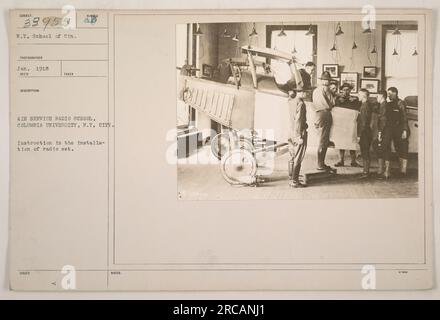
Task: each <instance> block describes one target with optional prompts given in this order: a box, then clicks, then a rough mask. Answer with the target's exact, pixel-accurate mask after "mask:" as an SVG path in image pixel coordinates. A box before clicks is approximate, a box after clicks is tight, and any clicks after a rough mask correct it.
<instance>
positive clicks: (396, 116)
mask: <svg viewBox="0 0 440 320" xmlns="http://www.w3.org/2000/svg"><path fill="white" fill-rule="evenodd" d="M386 127H389V128H398V129H399V130H402V131H403V130H406V131H407V132H409V126H408V117H407V114H406V104H405V102H404V101H403V100H401V99H397V100H395V101H390V102H385V103H384V105H383V106H381V108H380V113H379V131H382V130H384V129H385V128H386Z"/></svg>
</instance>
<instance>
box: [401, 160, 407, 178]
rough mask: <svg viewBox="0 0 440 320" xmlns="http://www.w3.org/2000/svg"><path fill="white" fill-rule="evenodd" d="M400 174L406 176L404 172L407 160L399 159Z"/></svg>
mask: <svg viewBox="0 0 440 320" xmlns="http://www.w3.org/2000/svg"><path fill="white" fill-rule="evenodd" d="M399 160H400V174H401V175H402V176H406V171H407V167H408V159H403V158H400V159H399Z"/></svg>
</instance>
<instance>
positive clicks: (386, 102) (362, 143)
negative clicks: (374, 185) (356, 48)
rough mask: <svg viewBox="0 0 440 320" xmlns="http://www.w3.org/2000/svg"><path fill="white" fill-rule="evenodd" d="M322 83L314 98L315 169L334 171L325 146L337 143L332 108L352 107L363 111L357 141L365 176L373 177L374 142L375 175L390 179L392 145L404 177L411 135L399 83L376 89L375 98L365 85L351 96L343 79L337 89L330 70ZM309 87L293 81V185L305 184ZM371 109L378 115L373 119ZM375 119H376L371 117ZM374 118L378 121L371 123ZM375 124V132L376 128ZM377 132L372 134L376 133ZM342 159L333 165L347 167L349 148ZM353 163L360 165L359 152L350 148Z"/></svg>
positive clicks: (289, 91) (359, 120)
mask: <svg viewBox="0 0 440 320" xmlns="http://www.w3.org/2000/svg"><path fill="white" fill-rule="evenodd" d="M319 82H320V83H319V86H318V87H317V88H316V89H314V90H313V95H312V101H313V105H314V107H315V112H316V117H315V118H316V120H315V128H316V130H317V133H318V139H319V140H318V151H317V158H318V163H317V170H318V171H331V172H334V171H335V169H334V168H332V167H330V166H328V165H327V164H326V163H325V158H326V153H327V149H328V147H330V146H334V143H333V142H332V141H330V130H331V126H332V122H333V119H332V113H331V110H332V109H333V108H334V107H341V108H348V109H352V110H356V111H358V112H359V114H358V118H357V142H358V143H359V147H360V153H361V157H362V160H363V164H362V166H363V173H362V176H361V178H364V179H365V178H369V177H370V148H371V146H373V149H374V150H375V152H376V154H377V159H378V171H377V177H378V178H379V179H389V178H390V161H391V144H393V145H394V148H395V150H396V152H397V153H398V155H399V162H400V174H402V175H405V174H406V172H407V165H408V138H409V135H410V131H409V126H408V119H407V114H406V105H405V102H404V101H403V100H401V99H400V98H399V95H398V90H397V88H395V87H390V88H388V90H387V91H381V92H379V93H378V96H377V101H373V100H372V99H370V93H369V91H368V90H366V89H360V90H359V93H358V95H357V96H352V95H351V91H352V90H353V87H352V86H351V85H350V84H348V83H345V84H343V85H342V86H341V88H340V90H341V92H340V93H338V84H337V83H336V82H334V81H333V79H332V78H331V75H330V73H329V72H323V73H322V76H321V77H320V78H319ZM307 92H310V89H309V88H307V87H306V86H304V85H303V86H300V85H295V87H294V88H289V90H288V94H289V98H288V103H289V111H290V123H291V126H290V127H291V132H290V138H289V151H290V160H289V165H288V167H289V178H290V179H289V185H290V186H291V187H294V188H301V187H305V185H304V184H303V183H301V182H300V180H299V173H300V170H301V163H302V160H303V158H304V156H305V152H306V149H307V129H308V126H307V121H306V120H307V111H306V104H305V102H304V100H305V98H306V97H307ZM373 113H375V114H376V116H375V117H373ZM373 119H375V120H374V121H373ZM373 122H375V123H373ZM375 126H377V131H378V133H377V136H376V134H373V128H374V127H375ZM373 135H374V136H373ZM339 157H340V158H339V161H338V162H337V163H336V164H335V167H341V166H344V165H345V163H344V161H345V159H344V158H345V150H339ZM350 157H351V163H350V165H351V166H352V167H360V166H361V165H360V164H359V163H358V162H357V160H356V150H350Z"/></svg>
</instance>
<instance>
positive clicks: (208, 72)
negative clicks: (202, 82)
mask: <svg viewBox="0 0 440 320" xmlns="http://www.w3.org/2000/svg"><path fill="white" fill-rule="evenodd" d="M213 71H214V70H213V67H212V66H211V65H209V64H206V63H204V64H203V65H202V75H203V77H205V78H208V79H211V78H212V76H213Z"/></svg>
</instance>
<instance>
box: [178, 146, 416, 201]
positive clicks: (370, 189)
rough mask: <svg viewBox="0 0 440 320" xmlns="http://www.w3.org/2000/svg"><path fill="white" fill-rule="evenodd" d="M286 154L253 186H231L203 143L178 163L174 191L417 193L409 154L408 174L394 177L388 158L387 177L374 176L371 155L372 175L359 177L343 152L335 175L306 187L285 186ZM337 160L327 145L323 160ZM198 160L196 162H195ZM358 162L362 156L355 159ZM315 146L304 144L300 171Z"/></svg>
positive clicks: (255, 195)
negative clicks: (343, 158) (305, 151)
mask: <svg viewBox="0 0 440 320" xmlns="http://www.w3.org/2000/svg"><path fill="white" fill-rule="evenodd" d="M288 158H289V156H288V154H284V155H282V156H280V157H277V158H276V159H275V161H274V170H273V172H272V173H271V174H270V175H266V176H263V179H264V180H265V182H263V183H261V184H259V186H257V187H242V186H231V185H229V184H228V183H227V182H226V181H225V180H224V179H223V177H222V175H221V172H220V167H219V164H218V163H216V161H215V160H214V159H213V158H212V157H211V156H210V152H209V148H207V147H204V148H202V149H200V150H199V152H198V153H196V154H193V155H191V156H190V157H189V158H185V159H180V160H179V163H178V191H179V198H180V199H183V200H247V199H345V198H347V199H348V198H350V199H353V198H355V199H365V198H382V199H383V198H413V197H417V196H418V169H417V167H418V165H417V157H416V156H413V157H411V159H410V161H409V168H408V174H407V176H406V177H404V178H399V177H397V172H398V160H397V159H396V160H395V161H393V162H392V166H393V169H392V171H391V172H392V176H394V177H392V178H391V179H390V180H387V181H384V180H378V179H376V175H375V172H376V171H377V161H376V160H375V159H372V161H371V172H372V177H371V178H369V179H368V180H363V179H360V178H359V177H360V175H361V174H362V168H353V167H351V166H350V156H349V154H348V152H346V159H345V165H346V166H345V167H339V168H337V170H338V172H337V174H336V175H334V176H332V178H329V179H321V180H315V181H310V182H309V183H308V186H307V188H302V189H293V188H290V187H289V186H288V176H287V174H288V173H287V161H288ZM337 161H338V152H337V150H334V149H329V150H328V153H327V157H326V163H327V164H328V165H331V166H333V165H334V164H335V163H336V162H337ZM197 162H198V163H197ZM358 162H359V163H360V164H361V163H362V160H361V159H358ZM315 168H316V149H314V148H308V150H307V154H306V157H305V159H304V162H303V166H302V170H301V172H302V173H305V172H315V171H316V170H315Z"/></svg>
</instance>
